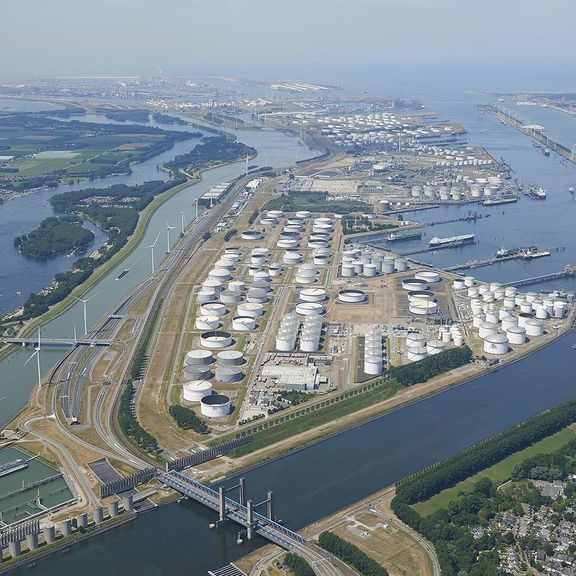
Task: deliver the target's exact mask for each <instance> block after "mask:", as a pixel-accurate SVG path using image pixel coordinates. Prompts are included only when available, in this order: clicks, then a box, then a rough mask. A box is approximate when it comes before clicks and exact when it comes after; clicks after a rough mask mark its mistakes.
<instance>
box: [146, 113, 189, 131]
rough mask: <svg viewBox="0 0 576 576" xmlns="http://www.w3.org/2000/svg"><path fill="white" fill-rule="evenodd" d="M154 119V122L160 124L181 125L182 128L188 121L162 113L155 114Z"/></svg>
mask: <svg viewBox="0 0 576 576" xmlns="http://www.w3.org/2000/svg"><path fill="white" fill-rule="evenodd" d="M152 118H154V121H155V122H158V124H180V125H182V126H184V125H185V124H186V121H185V120H182V118H178V116H171V115H170V114H162V112H154V114H152ZM198 134H200V133H198Z"/></svg>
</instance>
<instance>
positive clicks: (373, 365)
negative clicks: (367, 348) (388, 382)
mask: <svg viewBox="0 0 576 576" xmlns="http://www.w3.org/2000/svg"><path fill="white" fill-rule="evenodd" d="M382 366H383V360H382V356H366V357H365V358H364V372H365V373H366V374H370V375H371V376H377V375H378V374H382Z"/></svg>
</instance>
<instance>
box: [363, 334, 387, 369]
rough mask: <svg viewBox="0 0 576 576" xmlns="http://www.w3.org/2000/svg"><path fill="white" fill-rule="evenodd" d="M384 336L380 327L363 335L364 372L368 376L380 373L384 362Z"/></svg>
mask: <svg viewBox="0 0 576 576" xmlns="http://www.w3.org/2000/svg"><path fill="white" fill-rule="evenodd" d="M384 343H385V340H384V337H383V335H382V330H380V328H374V329H373V330H370V332H368V333H367V334H366V336H365V337H364V373H365V374H369V375H370V376H378V375H379V374H382V371H383V369H384V366H385V364H386V350H385V347H384Z"/></svg>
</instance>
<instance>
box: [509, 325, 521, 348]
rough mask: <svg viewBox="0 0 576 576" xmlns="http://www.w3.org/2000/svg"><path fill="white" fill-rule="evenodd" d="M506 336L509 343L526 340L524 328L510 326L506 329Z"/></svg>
mask: <svg viewBox="0 0 576 576" xmlns="http://www.w3.org/2000/svg"><path fill="white" fill-rule="evenodd" d="M506 337H507V338H508V341H509V342H510V344H512V345H515V344H524V342H526V328H522V327H521V326H511V327H510V328H508V329H507V330H506Z"/></svg>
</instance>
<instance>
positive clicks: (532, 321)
mask: <svg viewBox="0 0 576 576" xmlns="http://www.w3.org/2000/svg"><path fill="white" fill-rule="evenodd" d="M524 327H525V328H526V336H542V335H543V334H544V322H542V320H538V319H537V318H528V319H526V321H525V323H524Z"/></svg>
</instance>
